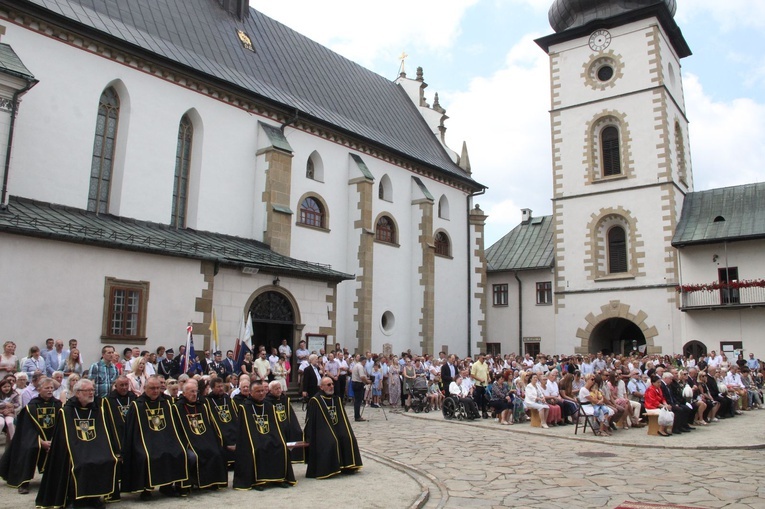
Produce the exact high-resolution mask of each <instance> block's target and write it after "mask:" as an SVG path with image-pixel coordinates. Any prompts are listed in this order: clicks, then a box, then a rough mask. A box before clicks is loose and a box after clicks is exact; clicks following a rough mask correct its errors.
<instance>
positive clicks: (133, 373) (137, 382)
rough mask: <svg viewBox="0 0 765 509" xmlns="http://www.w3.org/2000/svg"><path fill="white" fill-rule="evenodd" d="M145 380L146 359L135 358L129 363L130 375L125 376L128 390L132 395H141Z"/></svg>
mask: <svg viewBox="0 0 765 509" xmlns="http://www.w3.org/2000/svg"><path fill="white" fill-rule="evenodd" d="M147 378H148V377H147V376H146V359H144V358H143V357H136V358H135V359H133V362H132V363H131V366H130V373H128V374H127V379H128V381H129V382H130V390H131V391H133V394H135V395H136V396H140V395H141V394H143V391H144V386H145V385H146V380H147Z"/></svg>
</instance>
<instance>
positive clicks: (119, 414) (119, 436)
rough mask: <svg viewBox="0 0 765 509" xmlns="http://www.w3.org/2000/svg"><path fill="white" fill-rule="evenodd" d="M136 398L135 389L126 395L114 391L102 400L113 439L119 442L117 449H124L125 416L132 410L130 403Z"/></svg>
mask: <svg viewBox="0 0 765 509" xmlns="http://www.w3.org/2000/svg"><path fill="white" fill-rule="evenodd" d="M135 399H136V395H135V393H134V392H133V391H128V392H127V394H126V395H124V396H120V394H119V393H118V392H117V391H112V392H110V393H109V395H108V396H106V397H105V398H103V399H102V400H101V405H102V406H103V408H104V415H105V416H106V423H107V426H108V427H109V429H110V432H111V433H113V434H112V440H115V441H116V443H117V450H118V451H120V450H122V442H123V441H124V440H125V417H127V413H128V410H130V403H132V402H133V401H134V400H135Z"/></svg>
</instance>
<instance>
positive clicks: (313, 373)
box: [301, 353, 321, 398]
mask: <svg viewBox="0 0 765 509" xmlns="http://www.w3.org/2000/svg"><path fill="white" fill-rule="evenodd" d="M320 382H321V372H320V370H319V356H318V355H316V354H315V353H312V354H311V355H309V356H308V367H306V368H305V369H304V370H303V383H302V386H301V390H302V392H303V397H304V398H312V397H314V395H315V394H316V393H317V392H319V383H320Z"/></svg>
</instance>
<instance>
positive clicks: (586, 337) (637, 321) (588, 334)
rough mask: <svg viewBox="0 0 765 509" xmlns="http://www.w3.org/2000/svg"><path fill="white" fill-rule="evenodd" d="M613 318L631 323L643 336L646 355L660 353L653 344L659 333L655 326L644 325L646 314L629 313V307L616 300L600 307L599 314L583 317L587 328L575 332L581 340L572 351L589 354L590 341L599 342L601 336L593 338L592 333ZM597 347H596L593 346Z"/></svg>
mask: <svg viewBox="0 0 765 509" xmlns="http://www.w3.org/2000/svg"><path fill="white" fill-rule="evenodd" d="M614 318H619V319H622V320H625V321H627V322H631V323H632V324H633V325H634V326H636V327H637V328H638V329H639V330H640V332H641V333H642V334H643V337H644V338H645V344H646V353H648V354H658V353H661V347H660V346H656V345H655V344H654V338H655V337H656V336H658V335H659V331H658V330H657V329H656V327H655V326H649V325H648V324H647V323H646V319H647V318H648V313H646V312H645V311H642V310H638V311H637V312H636V313H631V312H630V306H629V304H623V303H622V302H621V301H618V300H612V301H610V302H609V303H608V304H606V305H604V306H601V307H600V314H598V315H595V314H593V313H590V314H588V315H587V316H586V317H585V320H586V321H587V326H586V327H585V328H584V329H581V328H580V329H578V330H577V331H576V337H577V338H579V339H580V340H581V342H580V344H579V346H577V347H576V348H575V349H574V350H575V353H577V354H588V353H590V345H591V343H592V340H593V339H595V340H599V339H598V338H599V337H602V336H599V335H598V334H602V329H601V332H599V333H598V334H596V335H595V336H594V337H593V332H596V328H597V327H598V326H599V325H600V324H601V323H603V322H606V321H607V320H611V319H614ZM609 323H623V322H609ZM624 325H626V324H624ZM594 346H597V345H594Z"/></svg>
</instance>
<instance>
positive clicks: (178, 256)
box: [0, 0, 486, 361]
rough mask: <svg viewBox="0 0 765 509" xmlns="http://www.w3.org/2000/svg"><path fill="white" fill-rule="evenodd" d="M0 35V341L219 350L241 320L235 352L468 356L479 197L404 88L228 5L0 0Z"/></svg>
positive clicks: (477, 313)
mask: <svg viewBox="0 0 765 509" xmlns="http://www.w3.org/2000/svg"><path fill="white" fill-rule="evenodd" d="M0 24H1V25H2V26H3V27H4V34H3V35H2V40H0V45H1V46H2V49H3V52H2V55H0V58H1V59H2V60H3V64H4V66H3V67H4V68H5V69H6V72H4V73H2V72H0V74H2V75H3V78H2V79H6V78H7V80H10V81H13V80H15V81H13V82H12V83H10V85H8V86H6V87H4V88H3V90H2V95H3V97H4V101H5V102H4V104H5V105H7V107H6V108H5V109H4V111H3V113H4V117H3V120H4V121H5V124H4V128H5V129H6V134H8V133H10V135H9V136H8V137H7V139H8V143H7V144H5V143H4V144H3V145H4V146H3V150H4V151H5V153H6V154H7V155H8V164H7V165H6V167H5V170H4V186H3V200H2V210H0V273H2V274H3V276H4V278H5V280H6V281H7V284H6V285H5V286H6V288H9V289H13V290H12V291H8V292H4V294H3V295H2V297H0V307H2V309H3V310H4V314H5V316H7V317H14V319H12V320H10V319H6V320H3V324H2V326H0V327H2V329H0V335H2V336H3V337H4V338H7V339H14V340H15V341H16V342H17V343H18V344H20V345H22V344H40V343H41V342H42V341H43V340H44V338H46V337H51V336H52V337H62V338H69V337H74V338H78V339H79V340H80V345H81V347H82V348H83V350H84V356H85V358H86V360H88V361H91V360H95V359H97V358H98V357H99V356H100V349H101V346H102V345H104V344H114V345H118V346H122V345H128V346H132V345H138V346H139V347H140V346H143V345H145V346H147V347H152V348H154V347H156V346H158V345H164V346H167V347H169V346H173V345H176V346H177V345H178V344H180V343H182V342H183V340H184V338H185V328H186V325H187V324H192V325H193V326H194V330H195V334H197V337H198V338H199V336H202V335H204V345H205V347H208V345H209V344H210V343H209V341H210V332H209V327H210V325H211V323H212V321H213V312H214V314H215V317H216V321H217V325H218V330H219V336H220V340H221V345H220V346H221V347H222V348H223V349H227V348H231V347H233V343H234V339H235V338H236V337H238V336H239V335H240V328H241V324H242V321H243V317H245V316H246V315H247V314H248V313H251V314H252V316H253V321H254V331H255V334H254V337H253V343H254V344H255V345H258V344H263V345H266V346H276V345H277V344H279V343H280V342H281V340H282V339H288V341H289V342H290V344H292V345H293V350H294V349H295V348H296V347H297V343H298V341H300V340H307V341H308V342H309V344H312V345H320V344H321V345H327V346H331V345H334V344H335V343H336V342H339V343H340V344H341V345H342V346H344V347H347V348H349V350H350V351H351V352H353V351H365V350H373V351H383V349H391V350H392V351H394V352H396V351H401V350H406V349H412V350H413V351H423V352H431V353H432V352H437V351H439V350H443V349H445V350H448V351H450V352H454V353H457V354H459V355H464V354H466V353H467V352H468V351H470V350H471V349H473V350H474V349H476V348H479V345H482V344H483V340H484V330H483V327H484V318H485V316H484V314H485V303H484V294H483V288H484V286H485V270H484V265H483V264H484V262H483V224H484V222H485V219H486V216H485V215H484V214H483V213H482V212H481V211H480V209H478V208H477V207H475V206H474V205H473V203H472V195H473V194H475V193H477V192H480V191H481V190H482V189H483V186H482V185H481V184H480V183H478V182H477V181H476V180H474V179H473V177H472V175H471V169H470V164H469V161H468V156H467V150H466V149H465V148H464V147H463V149H462V151H461V153H459V154H458V153H456V152H455V151H453V150H451V149H449V148H448V147H447V146H446V145H445V143H444V131H445V127H444V120H445V119H446V116H445V111H444V110H443V108H441V107H440V105H438V103H437V99H436V100H435V101H434V102H433V105H432V106H431V105H430V104H429V103H428V101H427V100H426V98H425V93H424V90H425V87H426V86H427V85H426V84H425V82H424V80H423V78H422V74H421V72H419V73H418V75H417V76H416V78H414V79H413V78H409V77H407V76H406V75H405V74H403V73H402V74H401V76H399V78H398V79H397V80H396V81H390V80H387V79H385V78H383V77H381V76H379V75H377V74H374V73H372V72H371V71H369V70H367V69H364V68H362V67H361V66H359V65H357V64H355V63H353V62H350V61H348V60H346V59H344V58H342V57H340V56H339V55H337V54H335V53H333V52H331V51H330V50H328V49H327V48H324V47H322V46H320V45H319V44H316V43H314V42H313V41H310V40H309V39H307V38H305V37H303V36H301V35H300V34H297V33H295V32H294V31H292V30H290V29H288V28H287V27H285V26H283V25H281V24H279V23H277V22H276V21H274V20H271V19H270V18H268V17H266V16H264V15H262V14H260V13H259V12H257V11H255V10H254V9H250V8H249V6H248V3H247V2H246V1H245V0H191V1H189V0H163V1H161V2H155V1H153V0H152V1H149V0H139V1H131V2H120V1H116V0H109V1H106V2H96V3H93V2H87V1H74V2H72V1H70V0H69V1H65V0H61V1H54V2H50V1H41V0H28V1H21V2H17V1H13V2H11V1H0ZM11 71H12V72H11ZM0 134H2V133H0ZM4 139H6V138H4ZM4 155H5V154H4ZM197 341H201V340H200V339H198V340H197ZM197 344H198V345H199V343H197ZM197 349H200V348H199V346H197Z"/></svg>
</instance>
